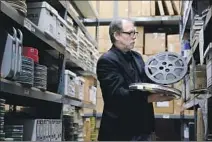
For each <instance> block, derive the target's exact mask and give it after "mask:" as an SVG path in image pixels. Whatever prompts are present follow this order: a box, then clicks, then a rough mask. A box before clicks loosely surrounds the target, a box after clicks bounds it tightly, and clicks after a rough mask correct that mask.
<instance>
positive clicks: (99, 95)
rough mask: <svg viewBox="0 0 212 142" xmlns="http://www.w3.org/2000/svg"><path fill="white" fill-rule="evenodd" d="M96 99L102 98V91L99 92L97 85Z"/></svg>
mask: <svg viewBox="0 0 212 142" xmlns="http://www.w3.org/2000/svg"><path fill="white" fill-rule="evenodd" d="M98 98H100V99H101V98H102V90H101V88H100V85H99V84H98V85H97V99H98Z"/></svg>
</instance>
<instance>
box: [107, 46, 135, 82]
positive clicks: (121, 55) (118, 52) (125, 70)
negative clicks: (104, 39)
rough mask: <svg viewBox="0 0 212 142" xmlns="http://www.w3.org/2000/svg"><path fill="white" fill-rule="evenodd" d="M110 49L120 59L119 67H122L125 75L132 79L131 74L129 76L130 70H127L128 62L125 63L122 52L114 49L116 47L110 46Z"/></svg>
mask: <svg viewBox="0 0 212 142" xmlns="http://www.w3.org/2000/svg"><path fill="white" fill-rule="evenodd" d="M111 50H112V51H113V53H115V54H116V55H117V57H118V60H119V61H120V64H121V67H122V68H123V71H124V72H125V73H126V75H127V76H128V78H129V79H130V80H131V81H133V80H132V76H131V72H130V70H129V68H130V66H129V63H127V61H126V60H125V59H124V56H123V54H122V53H121V52H120V51H119V50H118V49H116V47H114V46H112V48H111Z"/></svg>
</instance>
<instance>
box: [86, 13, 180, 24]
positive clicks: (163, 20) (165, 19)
mask: <svg viewBox="0 0 212 142" xmlns="http://www.w3.org/2000/svg"><path fill="white" fill-rule="evenodd" d="M130 18H131V19H132V20H133V21H135V24H136V25H148V26H149V25H169V26H173V25H174V26H178V25H179V20H180V16H178V15H177V16H149V17H148V16H147V17H130ZM112 20H113V19H112V18H109V19H102V18H101V19H89V18H85V19H84V20H83V23H84V25H86V26H95V25H97V23H98V24H99V25H109V24H110V22H111V21H112Z"/></svg>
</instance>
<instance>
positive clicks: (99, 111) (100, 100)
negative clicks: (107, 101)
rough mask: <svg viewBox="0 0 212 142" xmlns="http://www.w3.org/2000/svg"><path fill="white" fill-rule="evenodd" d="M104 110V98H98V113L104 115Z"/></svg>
mask: <svg viewBox="0 0 212 142" xmlns="http://www.w3.org/2000/svg"><path fill="white" fill-rule="evenodd" d="M103 108H104V101H103V98H97V100H96V111H97V113H102V112H103Z"/></svg>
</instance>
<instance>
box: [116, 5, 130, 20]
mask: <svg viewBox="0 0 212 142" xmlns="http://www.w3.org/2000/svg"><path fill="white" fill-rule="evenodd" d="M117 2H118V17H122V18H126V17H129V1H117Z"/></svg>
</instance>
